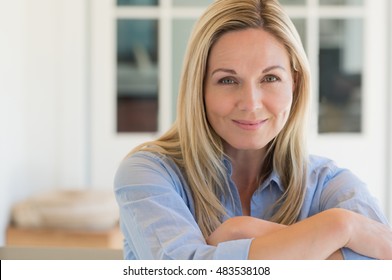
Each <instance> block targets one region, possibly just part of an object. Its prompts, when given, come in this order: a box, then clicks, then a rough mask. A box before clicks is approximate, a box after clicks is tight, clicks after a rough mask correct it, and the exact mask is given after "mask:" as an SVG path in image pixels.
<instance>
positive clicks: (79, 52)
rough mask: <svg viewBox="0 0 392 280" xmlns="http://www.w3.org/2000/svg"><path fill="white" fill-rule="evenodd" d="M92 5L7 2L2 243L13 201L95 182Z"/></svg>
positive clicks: (62, 0) (1, 97) (2, 69)
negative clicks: (90, 99)
mask: <svg viewBox="0 0 392 280" xmlns="http://www.w3.org/2000/svg"><path fill="white" fill-rule="evenodd" d="M86 3H87V0H86V1H85V0H34V1H29V0H13V1H1V2H0V34H1V37H0V40H1V41H0V61H1V63H0V79H1V80H0V131H1V134H0V135H1V138H0V139H1V142H0V155H1V160H0V170H1V171H0V172H1V173H0V245H2V244H4V241H5V240H4V238H5V236H4V231H5V228H6V226H7V224H8V222H9V212H10V207H11V205H12V203H14V202H15V201H18V200H20V199H23V198H25V197H27V196H29V195H31V194H34V193H39V192H42V191H44V190H47V189H52V188H84V187H86V186H87V185H88V180H89V179H88V177H89V175H88V170H89V168H88V160H87V158H88V148H87V147H88V145H86V144H87V141H88V129H87V121H88V120H89V118H88V117H87V114H88V110H86V108H87V105H88V104H87V101H88V95H87V92H88V91H87V87H88V82H87V71H86V69H87V66H86V65H87V64H88V63H87V58H86V57H87V51H86V47H87V36H86V34H87V33H86V32H87V31H86V28H87V25H86V23H87V18H86V15H87V4H86Z"/></svg>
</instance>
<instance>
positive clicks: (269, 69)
mask: <svg viewBox="0 0 392 280" xmlns="http://www.w3.org/2000/svg"><path fill="white" fill-rule="evenodd" d="M274 69H281V70H283V71H286V69H285V68H284V67H283V66H280V65H272V66H269V67H267V68H265V69H264V70H263V72H262V73H268V72H270V71H272V70H274ZM217 72H225V73H228V74H232V75H236V74H237V72H236V71H235V70H233V69H230V68H217V69H215V70H214V71H212V73H211V76H213V75H214V74H215V73H217Z"/></svg>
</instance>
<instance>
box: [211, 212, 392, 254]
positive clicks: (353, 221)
mask: <svg viewBox="0 0 392 280" xmlns="http://www.w3.org/2000/svg"><path fill="white" fill-rule="evenodd" d="M242 238H254V239H253V241H252V244H251V246H250V250H249V256H248V257H249V259H328V258H330V259H341V258H342V255H341V253H340V251H339V249H340V248H343V247H348V248H350V249H352V250H353V251H355V252H357V253H360V254H363V255H367V256H369V257H374V258H379V259H391V258H392V231H391V229H390V228H388V227H387V226H385V225H383V224H381V223H378V222H375V221H373V220H371V219H369V218H366V217H364V216H362V215H359V214H356V213H354V212H351V211H348V210H344V209H330V210H326V211H324V212H321V213H319V214H317V215H314V216H312V217H310V218H307V219H305V220H303V221H300V222H298V223H296V224H293V225H290V226H284V225H279V224H276V223H271V222H268V221H264V220H260V219H256V218H252V217H247V216H243V217H235V218H232V219H229V220H228V221H226V222H225V223H223V224H222V225H221V226H220V227H219V228H218V229H217V230H216V231H215V232H213V233H212V234H211V236H209V237H208V238H207V242H208V243H209V244H211V245H216V244H218V243H220V242H223V241H227V240H234V239H242Z"/></svg>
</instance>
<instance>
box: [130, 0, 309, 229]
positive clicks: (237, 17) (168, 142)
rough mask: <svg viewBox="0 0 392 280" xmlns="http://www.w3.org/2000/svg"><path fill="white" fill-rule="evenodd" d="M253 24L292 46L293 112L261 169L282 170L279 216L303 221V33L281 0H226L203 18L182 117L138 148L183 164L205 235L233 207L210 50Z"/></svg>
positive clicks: (188, 64)
mask: <svg viewBox="0 0 392 280" xmlns="http://www.w3.org/2000/svg"><path fill="white" fill-rule="evenodd" d="M247 28H262V29H263V30H265V31H267V32H270V33H271V34H272V35H274V36H275V37H276V38H277V39H278V40H279V41H280V42H281V43H282V44H283V45H284V46H285V48H286V49H287V53H288V55H289V57H290V60H291V67H292V73H293V76H294V80H295V90H294V92H293V104H292V108H291V112H290V116H289V118H288V121H287V123H286V124H285V126H284V128H283V129H282V131H281V132H280V133H279V134H278V136H277V137H275V139H274V140H273V141H271V142H270V143H269V144H268V153H267V160H266V164H264V170H261V175H262V176H266V175H268V174H269V173H271V171H272V170H273V169H275V170H276V171H277V173H278V174H279V176H280V179H281V182H282V184H283V187H284V188H285V192H284V194H283V196H282V197H281V198H280V199H279V201H278V202H277V203H276V205H275V208H274V209H273V210H274V212H276V213H275V214H274V215H273V217H272V221H275V222H278V223H283V224H292V223H294V222H296V221H297V219H298V216H299V213H300V210H301V207H302V204H303V200H304V195H305V184H306V182H305V178H306V176H305V175H306V165H307V163H306V160H307V154H306V150H305V145H304V144H305V141H304V130H305V127H304V123H305V120H306V115H307V107H308V103H309V96H310V93H309V91H310V89H309V86H310V77H309V75H310V74H309V66H308V62H307V58H306V56H305V53H304V50H303V47H302V44H301V40H300V37H299V35H298V33H297V31H296V29H295V27H294V25H293V24H292V22H291V20H290V19H289V17H288V16H287V14H286V13H285V12H284V11H283V10H282V8H281V6H280V5H279V3H278V1H275V0H218V1H216V2H214V3H213V4H211V5H210V6H209V8H208V9H207V10H206V12H205V13H204V15H203V16H202V17H201V18H200V19H199V21H198V22H197V24H196V26H195V27H194V30H193V33H192V36H191V38H190V41H189V45H188V49H187V53H186V55H185V60H184V66H183V72H182V77H181V84H180V90H179V97H178V103H177V120H176V122H175V123H174V125H173V126H172V128H171V129H170V130H169V131H168V132H166V133H165V134H164V135H163V136H161V137H160V138H158V139H157V140H155V141H152V142H148V143H144V144H142V145H140V146H138V147H136V149H134V150H133V151H132V152H131V153H134V152H136V151H140V150H147V151H153V152H158V153H162V154H165V155H167V156H169V157H171V158H172V159H173V160H174V161H175V162H176V163H177V165H178V166H179V167H180V168H181V169H182V170H183V172H184V174H185V175H186V178H187V181H188V184H189V186H190V188H191V190H192V194H193V199H194V205H195V211H196V212H195V213H196V221H197V223H198V225H199V227H200V229H201V231H202V233H203V235H204V236H208V235H209V234H211V233H212V232H213V231H214V230H215V229H216V228H217V227H218V226H219V225H220V224H221V222H222V218H223V217H224V215H225V209H224V207H223V206H222V203H221V201H220V198H222V197H227V195H230V194H228V182H227V170H226V168H225V166H224V164H223V157H224V151H223V148H222V141H221V138H220V137H219V136H218V135H217V134H216V133H215V131H214V130H213V129H212V128H211V126H210V125H209V123H208V121H207V117H206V113H205V106H204V96H203V85H204V76H205V73H206V71H207V62H208V55H209V52H210V49H211V47H212V46H213V44H214V43H215V42H216V41H217V40H218V39H219V38H220V36H222V34H224V33H226V32H230V31H234V30H243V29H247ZM264 178H265V177H264Z"/></svg>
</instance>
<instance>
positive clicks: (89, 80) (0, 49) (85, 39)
mask: <svg viewBox="0 0 392 280" xmlns="http://www.w3.org/2000/svg"><path fill="white" fill-rule="evenodd" d="M211 2H212V1H211V0H202V1H201V0H197V1H193V0H155V1H154V0H13V1H6V0H0V129H1V134H0V140H1V142H0V156H1V159H0V246H4V245H20V246H30V245H31V246H91V247H94V246H95V247H107V248H121V235H120V234H119V233H118V228H117V213H116V208H115V207H116V205H115V202H114V197H113V194H112V187H113V177H114V173H115V171H116V168H117V166H118V164H119V162H120V161H121V160H122V158H123V157H124V156H125V155H126V154H127V152H129V151H130V150H131V149H132V148H133V147H134V146H135V145H137V144H139V143H141V142H143V141H146V140H150V139H153V138H155V137H157V136H158V135H159V134H161V133H162V132H163V131H165V130H167V129H168V128H169V127H170V125H171V124H172V122H173V120H174V119H175V115H176V112H175V108H176V105H175V104H176V98H177V90H178V82H179V75H180V71H181V66H182V60H183V55H184V52H185V48H186V44H187V40H188V37H189V34H190V31H191V29H192V26H193V24H194V23H195V21H196V19H197V18H198V17H199V16H200V15H201V13H202V12H203V10H204V9H205V7H206V6H207V5H208V4H209V3H211ZM280 2H281V3H282V4H283V5H284V7H285V9H286V10H287V12H288V13H289V15H290V17H291V18H292V19H293V21H294V23H295V25H296V27H297V28H298V31H299V33H300V35H301V38H302V41H303V44H304V47H305V49H306V52H307V54H308V57H309V60H310V64H311V68H312V74H313V85H312V86H313V88H312V89H313V99H312V112H311V113H312V114H311V120H310V125H309V138H308V140H309V141H308V142H309V143H308V144H309V147H310V151H311V152H312V153H315V154H320V155H323V156H327V157H330V158H332V159H334V160H335V161H336V162H337V163H338V164H339V165H341V166H343V167H347V168H349V169H351V170H353V171H354V172H355V173H356V174H357V175H358V176H359V177H360V178H361V179H362V180H363V181H365V182H366V183H368V186H369V189H370V191H371V192H372V193H373V195H374V196H375V197H376V198H377V199H378V200H379V202H380V205H381V207H382V208H383V210H384V211H385V213H386V214H387V216H388V218H389V219H391V218H392V207H391V203H392V192H391V190H390V188H391V185H392V175H391V174H392V144H391V142H392V114H391V112H390V111H391V109H392V98H391V95H392V51H391V48H392V22H391V15H392V4H391V1H388V0H377V1H374V0H372V1H370V0H281V1H280ZM49 213H50V214H51V215H49ZM59 217H61V219H60V218H59ZM103 217H106V218H105V219H104V218H103ZM59 221H62V222H59ZM87 221H88V222H87ZM56 222H57V223H56ZM55 236H57V237H56V238H57V239H56V238H55ZM94 238H96V239H95V240H97V241H94V242H90V243H89V242H88V240H90V241H91V240H93V239H94ZM50 239H52V240H55V239H56V242H52V243H51V242H48V240H50ZM98 240H99V241H98Z"/></svg>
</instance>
